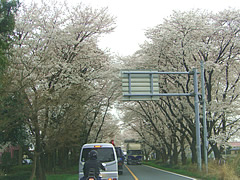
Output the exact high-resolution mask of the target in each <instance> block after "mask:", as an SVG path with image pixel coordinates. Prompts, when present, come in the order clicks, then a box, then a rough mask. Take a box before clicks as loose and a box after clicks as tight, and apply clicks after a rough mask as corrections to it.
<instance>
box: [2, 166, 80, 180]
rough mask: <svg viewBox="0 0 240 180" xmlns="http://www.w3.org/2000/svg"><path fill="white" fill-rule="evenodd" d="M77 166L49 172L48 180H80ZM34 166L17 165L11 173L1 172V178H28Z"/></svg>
mask: <svg viewBox="0 0 240 180" xmlns="http://www.w3.org/2000/svg"><path fill="white" fill-rule="evenodd" d="M77 169H78V168H77V166H76V167H72V168H69V169H65V170H62V169H57V170H56V174H52V173H51V174H50V173H47V174H46V177H47V180H78V170H77ZM31 172H32V166H31V165H24V166H15V167H12V168H11V170H10V172H9V174H4V173H0V180H28V179H29V178H30V176H31Z"/></svg>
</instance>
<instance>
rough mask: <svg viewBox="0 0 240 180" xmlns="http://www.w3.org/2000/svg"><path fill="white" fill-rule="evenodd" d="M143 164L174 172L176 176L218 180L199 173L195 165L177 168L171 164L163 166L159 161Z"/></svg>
mask: <svg viewBox="0 0 240 180" xmlns="http://www.w3.org/2000/svg"><path fill="white" fill-rule="evenodd" d="M143 164H145V165H148V166H152V167H155V168H158V169H162V170H165V171H169V172H173V173H176V174H180V175H184V176H188V177H192V178H196V179H201V180H216V178H215V177H210V176H208V175H206V174H205V173H203V172H199V171H198V170H197V167H196V166H194V165H192V164H191V165H186V166H179V165H178V166H177V165H169V164H161V163H160V162H158V161H145V162H143Z"/></svg>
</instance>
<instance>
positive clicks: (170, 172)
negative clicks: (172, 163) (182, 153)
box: [143, 165, 197, 180]
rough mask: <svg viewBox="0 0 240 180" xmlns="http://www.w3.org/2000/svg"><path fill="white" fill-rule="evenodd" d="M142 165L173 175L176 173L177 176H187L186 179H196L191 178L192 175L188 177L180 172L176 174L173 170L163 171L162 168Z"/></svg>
mask: <svg viewBox="0 0 240 180" xmlns="http://www.w3.org/2000/svg"><path fill="white" fill-rule="evenodd" d="M143 166H147V167H150V168H153V169H156V170H159V171H163V172H165V173H168V174H173V175H177V176H181V177H185V178H188V179H191V180H197V179H195V178H192V177H188V176H184V175H181V174H177V173H173V172H169V171H165V170H162V169H159V168H155V167H152V166H148V165H143Z"/></svg>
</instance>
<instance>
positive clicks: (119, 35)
mask: <svg viewBox="0 0 240 180" xmlns="http://www.w3.org/2000/svg"><path fill="white" fill-rule="evenodd" d="M65 1H69V2H70V3H71V4H72V5H74V3H76V2H78V3H79V2H82V3H84V4H88V5H91V6H92V7H94V8H99V7H106V6H107V7H108V8H109V12H110V14H112V15H113V16H116V17H117V21H116V23H117V24H116V25H117V28H116V30H115V32H113V33H111V34H109V35H106V36H105V37H103V38H102V39H101V41H100V43H99V46H100V47H101V48H103V49H105V48H108V49H110V50H111V52H112V53H115V54H119V55H123V56H126V55H131V54H132V53H134V52H135V51H136V50H137V49H138V48H139V44H142V43H143V42H144V40H146V38H145V36H144V32H145V30H146V29H148V28H151V27H154V26H156V25H158V24H160V23H161V22H162V21H163V19H164V18H167V17H168V16H169V15H171V14H172V11H173V10H181V11H187V10H191V9H197V8H199V9H207V10H210V11H213V12H217V11H220V10H223V9H227V8H229V7H231V8H236V9H240V0H65Z"/></svg>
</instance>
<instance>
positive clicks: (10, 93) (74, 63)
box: [0, 1, 118, 180]
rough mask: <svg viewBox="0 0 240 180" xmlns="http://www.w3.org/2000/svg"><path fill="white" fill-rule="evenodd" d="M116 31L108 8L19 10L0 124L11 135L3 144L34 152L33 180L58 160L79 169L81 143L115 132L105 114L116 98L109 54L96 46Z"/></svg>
mask: <svg viewBox="0 0 240 180" xmlns="http://www.w3.org/2000/svg"><path fill="white" fill-rule="evenodd" d="M4 2H7V1H4ZM10 2H15V1H10ZM10 2H8V3H10ZM114 28H115V18H114V17H112V16H111V15H109V14H108V9H107V8H102V9H92V8H91V7H88V6H85V5H83V4H78V5H75V6H74V7H71V6H69V5H68V4H65V3H64V4H61V3H59V2H57V3H56V2H55V1H41V2H40V3H36V2H33V3H32V4H29V5H25V4H21V6H20V8H19V10H18V13H17V14H16V21H15V28H14V31H13V29H12V32H13V33H11V39H12V40H13V42H12V46H11V48H9V49H10V50H11V56H8V61H9V67H8V69H7V70H6V71H5V74H6V75H7V82H8V86H7V88H5V89H4V90H5V91H4V96H2V97H6V98H4V99H2V101H1V112H2V113H1V117H0V121H1V125H0V126H1V134H3V135H4V136H5V137H8V138H5V139H4V142H6V141H11V142H13V141H12V139H11V138H16V137H18V138H19V139H18V140H16V141H15V144H20V145H22V146H21V147H29V146H32V148H33V149H34V150H33V154H31V153H29V155H30V156H32V158H33V162H34V163H33V170H32V176H31V179H33V178H34V176H36V178H37V179H41V180H44V179H46V177H45V170H46V169H48V170H53V169H54V168H55V166H56V165H57V164H56V163H57V162H59V164H58V165H61V166H63V167H65V166H67V165H69V164H68V162H71V163H76V162H77V161H78V156H79V150H80V147H81V145H83V144H84V143H87V142H96V141H109V140H110V139H109V138H113V136H114V135H115V133H116V132H117V131H118V129H117V126H116V122H114V120H113V119H112V117H111V115H110V114H109V113H108V112H109V110H110V108H111V106H112V102H113V101H114V99H115V97H116V96H115V92H116V88H117V86H115V85H114V78H115V77H114V75H112V74H114V73H113V72H114V71H115V70H114V67H113V66H112V65H111V56H110V54H109V53H108V52H107V51H106V52H104V51H103V50H100V49H99V48H98V46H97V42H98V38H99V37H100V36H102V35H104V34H108V33H110V32H112V31H113V30H114ZM109 76H111V80H109ZM1 95H3V94H1ZM20 127H21V128H20ZM13 132H14V133H13ZM20 134H22V136H20ZM20 140H21V142H20ZM2 142H3V141H2ZM56 158H58V159H56ZM59 159H61V161H60V160H59Z"/></svg>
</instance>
